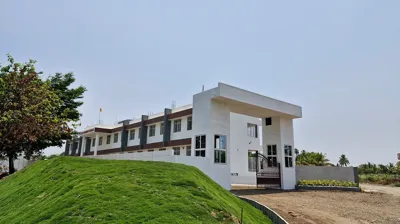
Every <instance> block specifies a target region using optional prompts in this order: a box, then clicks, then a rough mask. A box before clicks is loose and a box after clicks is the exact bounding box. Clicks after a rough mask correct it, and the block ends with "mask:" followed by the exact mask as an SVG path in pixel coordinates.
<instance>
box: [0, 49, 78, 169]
mask: <svg viewBox="0 0 400 224" xmlns="http://www.w3.org/2000/svg"><path fill="white" fill-rule="evenodd" d="M40 74H41V73H38V72H36V70H35V61H33V60H30V61H29V62H26V63H17V62H14V58H12V57H11V56H10V55H8V64H6V65H5V66H2V65H0V157H7V158H8V160H9V172H10V173H13V172H14V171H15V169H14V160H15V159H16V158H17V157H18V156H20V155H22V154H27V155H30V154H32V153H31V152H30V151H29V150H30V148H31V147H29V146H30V145H33V144H35V143H36V142H37V141H38V140H39V139H47V138H50V137H52V136H56V137H57V138H59V137H60V136H63V135H64V134H65V133H69V132H70V130H71V129H70V128H69V126H68V120H67V119H65V118H64V117H62V116H58V112H59V111H60V110H61V107H62V105H63V104H62V101H61V100H60V98H59V97H58V96H57V95H56V93H55V92H54V91H52V88H51V85H50V84H51V83H50V81H43V80H42V79H40V77H39V75H40Z"/></svg>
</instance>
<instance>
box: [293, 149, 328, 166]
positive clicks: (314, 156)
mask: <svg viewBox="0 0 400 224" xmlns="http://www.w3.org/2000/svg"><path fill="white" fill-rule="evenodd" d="M296 164H297V165H303V166H332V164H331V163H329V160H328V159H327V158H326V154H322V153H320V152H306V151H305V150H301V153H300V154H299V155H298V156H297V157H296Z"/></svg>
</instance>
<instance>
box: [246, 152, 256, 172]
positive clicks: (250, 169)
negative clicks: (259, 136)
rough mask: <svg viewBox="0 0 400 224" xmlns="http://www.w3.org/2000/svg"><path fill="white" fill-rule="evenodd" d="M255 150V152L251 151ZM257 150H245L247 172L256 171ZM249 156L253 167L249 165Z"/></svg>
mask: <svg viewBox="0 0 400 224" xmlns="http://www.w3.org/2000/svg"><path fill="white" fill-rule="evenodd" d="M252 152H255V153H252ZM250 154H254V156H250ZM256 155H257V150H250V149H249V150H248V152H247V170H248V172H257V157H256ZM250 158H253V159H254V164H253V165H254V168H253V167H252V166H251V165H250Z"/></svg>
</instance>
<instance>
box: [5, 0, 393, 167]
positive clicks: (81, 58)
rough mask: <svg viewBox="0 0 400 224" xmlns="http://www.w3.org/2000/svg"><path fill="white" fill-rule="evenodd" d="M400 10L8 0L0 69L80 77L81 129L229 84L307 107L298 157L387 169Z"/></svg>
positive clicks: (332, 4)
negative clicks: (31, 62) (314, 154)
mask: <svg viewBox="0 0 400 224" xmlns="http://www.w3.org/2000/svg"><path fill="white" fill-rule="evenodd" d="M399 11H400V1H398V0H392V1H390V0H387V1H378V0H376V1H367V0H360V1H350V0H341V1H339V0H337V1H319V0H315V1H266V0H260V1H233V0H229V1H206V0H203V1H196V2H194V1H184V0H182V1H170V0H169V1H163V0H160V1H131V0H126V1H122V0H119V1H99V0H91V1H81V0H68V1H51V0H49V1H41V0H36V1H28V0H25V1H1V2H0V54H1V55H0V61H2V62H4V61H5V60H6V57H5V54H6V53H11V54H12V55H13V56H14V57H15V58H16V59H17V60H18V61H26V60H27V59H28V58H32V59H35V60H37V61H38V66H37V67H38V69H39V70H42V71H44V73H45V74H46V75H48V74H52V73H54V72H69V71H73V72H74V73H75V76H76V78H77V83H78V84H82V85H84V86H86V87H87V89H88V92H87V93H86V94H85V99H84V102H85V104H84V106H82V107H81V108H80V110H81V112H82V113H83V117H82V123H83V126H86V125H90V124H94V123H95V122H96V121H97V120H98V110H99V108H100V107H102V108H103V113H102V120H103V121H104V123H110V124H113V123H114V122H115V121H116V120H117V119H118V120H121V119H123V118H132V117H136V118H138V117H139V116H140V115H141V114H147V113H148V112H149V111H152V112H153V113H157V112H160V111H162V110H163V108H165V107H170V106H171V102H172V101H173V100H175V101H176V104H177V106H180V105H184V104H189V103H191V102H192V95H193V94H195V93H197V92H199V91H201V86H202V85H203V84H204V85H205V88H206V89H209V88H212V87H214V86H216V85H217V83H218V82H219V81H221V82H225V83H227V84H231V85H235V86H238V87H241V88H244V89H247V90H250V91H253V92H257V93H260V94H263V95H266V96H270V97H274V98H277V99H280V100H284V101H287V102H290V103H293V104H297V105H300V106H302V107H303V118H301V119H298V120H296V121H295V146H296V148H299V149H305V150H314V151H321V152H324V153H327V155H328V158H329V159H330V160H331V161H332V162H333V163H336V162H337V160H338V157H339V155H340V154H342V153H345V154H346V155H347V156H348V157H349V159H350V162H351V163H352V164H359V163H362V162H366V161H371V162H376V163H387V162H389V161H391V162H394V161H396V153H397V152H400V13H399ZM141 99H144V100H143V101H142V100H141ZM61 151H62V150H61V149H59V148H57V149H51V150H48V151H47V153H55V152H61Z"/></svg>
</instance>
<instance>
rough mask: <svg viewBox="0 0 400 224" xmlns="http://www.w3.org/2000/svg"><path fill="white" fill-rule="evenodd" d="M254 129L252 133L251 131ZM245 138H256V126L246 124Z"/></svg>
mask: <svg viewBox="0 0 400 224" xmlns="http://www.w3.org/2000/svg"><path fill="white" fill-rule="evenodd" d="M252 128H254V131H252ZM247 136H248V137H251V138H258V125H257V124H253V123H247Z"/></svg>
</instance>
